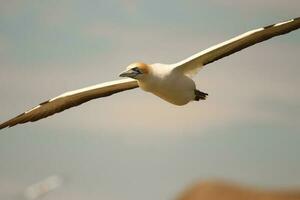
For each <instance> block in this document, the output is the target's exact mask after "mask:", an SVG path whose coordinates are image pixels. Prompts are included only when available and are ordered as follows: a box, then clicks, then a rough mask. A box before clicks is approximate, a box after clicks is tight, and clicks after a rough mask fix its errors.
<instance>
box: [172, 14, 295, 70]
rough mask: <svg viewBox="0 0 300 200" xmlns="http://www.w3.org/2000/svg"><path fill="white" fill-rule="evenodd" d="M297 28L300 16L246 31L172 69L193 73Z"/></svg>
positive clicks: (177, 64)
mask: <svg viewBox="0 0 300 200" xmlns="http://www.w3.org/2000/svg"><path fill="white" fill-rule="evenodd" d="M298 28H300V17H298V18H295V19H292V20H289V21H286V22H281V23H277V24H272V25H269V26H266V27H263V28H259V29H255V30H252V31H248V32H246V33H244V34H241V35H239V36H237V37H234V38H232V39H230V40H227V41H225V42H222V43H220V44H217V45H215V46H212V47H210V48H208V49H205V50H204V51H201V52H199V53H197V54H195V55H193V56H191V57H189V58H187V59H185V60H182V61H180V62H178V63H176V64H174V70H177V71H180V72H183V73H184V74H186V75H193V74H195V73H196V72H197V71H198V70H199V69H200V68H201V67H203V66H204V65H207V64H209V63H212V62H214V61H217V60H219V59H221V58H224V57H225V56H229V55H231V54H233V53H236V52H238V51H240V50H242V49H245V48H247V47H250V46H252V45H254V44H257V43H259V42H262V41H265V40H268V39H270V38H272V37H275V36H278V35H283V34H286V33H289V32H291V31H294V30H296V29H298Z"/></svg>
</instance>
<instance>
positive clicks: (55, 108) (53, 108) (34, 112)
mask: <svg viewBox="0 0 300 200" xmlns="http://www.w3.org/2000/svg"><path fill="white" fill-rule="evenodd" d="M137 87H138V83H137V81H136V80H133V79H122V80H117V81H111V82H106V83H101V84H98V85H94V86H90V87H86V88H82V89H79V90H74V91H70V92H66V93H64V94H61V95H59V96H57V97H55V98H53V99H50V100H48V101H45V102H43V103H41V104H40V105H38V106H36V107H34V108H32V109H31V110H28V111H26V112H24V113H22V114H20V115H18V116H17V117H14V118H12V119H10V120H8V121H7V122H4V123H3V124H0V129H3V128H5V127H12V126H15V125H17V124H23V123H26V122H34V121H37V120H40V119H42V118H45V117H48V116H50V115H53V114H55V113H58V112H61V111H63V110H66V109H68V108H71V107H74V106H78V105H80V104H82V103H85V102H87V101H90V100H92V99H96V98H101V97H106V96H110V95H112V94H115V93H118V92H122V91H125V90H130V89H134V88H137Z"/></svg>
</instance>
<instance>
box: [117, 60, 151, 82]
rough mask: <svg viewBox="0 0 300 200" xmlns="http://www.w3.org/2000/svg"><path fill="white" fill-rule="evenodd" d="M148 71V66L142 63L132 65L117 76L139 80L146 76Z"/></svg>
mask: <svg viewBox="0 0 300 200" xmlns="http://www.w3.org/2000/svg"><path fill="white" fill-rule="evenodd" d="M149 71H150V67H149V65H147V64H145V63H142V62H136V63H132V64H130V65H129V66H128V67H127V70H126V71H124V72H122V73H121V74H120V75H119V76H120V77H129V78H134V79H141V78H143V77H144V76H145V75H147V74H148V73H149Z"/></svg>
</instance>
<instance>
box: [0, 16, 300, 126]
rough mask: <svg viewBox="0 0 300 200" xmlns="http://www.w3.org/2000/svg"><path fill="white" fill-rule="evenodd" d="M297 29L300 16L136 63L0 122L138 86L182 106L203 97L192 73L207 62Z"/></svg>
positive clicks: (36, 116)
mask: <svg viewBox="0 0 300 200" xmlns="http://www.w3.org/2000/svg"><path fill="white" fill-rule="evenodd" d="M298 28H300V18H295V19H292V20H289V21H286V22H281V23H277V24H273V25H270V26H266V27H264V28H259V29H255V30H252V31H248V32H246V33H244V34H241V35H239V36H237V37H234V38H232V39H230V40H228V41H225V42H223V43H220V44H218V45H215V46H212V47H210V48H208V49H206V50H204V51H201V52H199V53H197V54H195V55H193V56H191V57H189V58H187V59H184V60H182V61H180V62H178V63H175V64H159V63H156V64H145V63H140V62H138V63H133V64H131V65H129V66H128V67H127V70H126V71H125V72H123V73H121V74H120V77H128V78H126V79H121V80H117V81H111V82H106V83H102V84H98V85H94V86H91V87H86V88H83V89H79V90H75V91H71V92H66V93H64V94H62V95H59V96H57V97H55V98H53V99H50V100H48V101H45V102H43V103H41V104H40V105H38V106H36V107H34V108H32V109H31V110H29V111H26V112H24V113H22V114H20V115H18V116H17V117H14V118H12V119H10V120H8V121H6V122H4V123H2V124H0V129H3V128H5V127H12V126H15V125H17V124H22V123H26V122H29V121H30V122H33V121H37V120H39V119H42V118H45V117H48V116H50V115H53V114H55V113H58V112H61V111H63V110H65V109H68V108H71V107H74V106H78V105H80V104H82V103H85V102H87V101H90V100H92V99H96V98H101V97H106V96H110V95H112V94H115V93H118V92H122V91H125V90H130V89H134V88H137V87H140V88H141V89H143V90H144V91H147V92H151V93H153V94H154V95H156V96H158V97H160V98H162V99H164V100H165V101H167V102H170V103H172V104H175V105H179V106H181V105H185V104H187V103H189V102H190V101H199V100H204V99H206V96H207V93H204V92H201V91H199V90H197V89H196V85H195V83H194V81H193V80H192V79H191V77H192V75H194V74H195V73H197V71H198V70H199V69H201V68H202V67H203V66H204V65H207V64H209V63H212V62H214V61H216V60H219V59H221V58H223V57H225V56H228V55H231V54H233V53H235V52H237V51H240V50H242V49H244V48H247V47H249V46H252V45H254V44H256V43H259V42H262V41H265V40H268V39H270V38H272V37H274V36H278V35H282V34H286V33H289V32H291V31H293V30H296V29H298Z"/></svg>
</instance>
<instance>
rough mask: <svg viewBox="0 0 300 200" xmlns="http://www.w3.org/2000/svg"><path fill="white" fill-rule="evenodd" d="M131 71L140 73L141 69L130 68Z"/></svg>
mask: <svg viewBox="0 0 300 200" xmlns="http://www.w3.org/2000/svg"><path fill="white" fill-rule="evenodd" d="M132 71H135V72H138V73H140V74H142V71H141V70H140V69H139V68H138V67H134V68H132Z"/></svg>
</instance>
